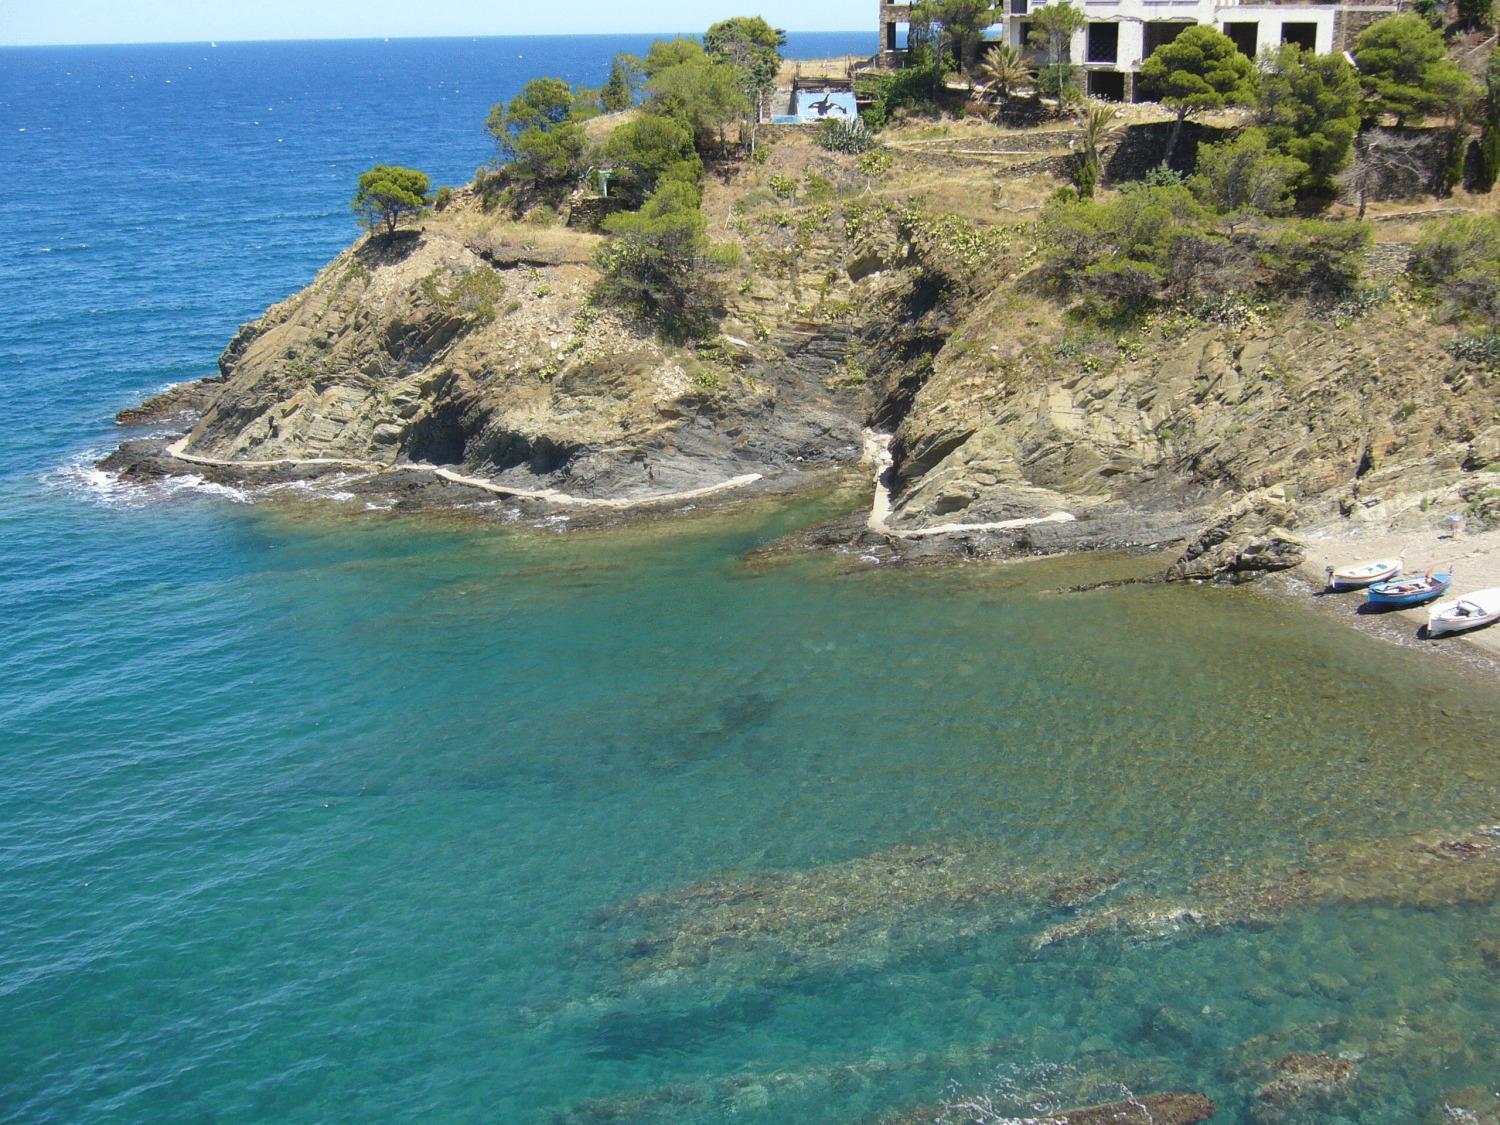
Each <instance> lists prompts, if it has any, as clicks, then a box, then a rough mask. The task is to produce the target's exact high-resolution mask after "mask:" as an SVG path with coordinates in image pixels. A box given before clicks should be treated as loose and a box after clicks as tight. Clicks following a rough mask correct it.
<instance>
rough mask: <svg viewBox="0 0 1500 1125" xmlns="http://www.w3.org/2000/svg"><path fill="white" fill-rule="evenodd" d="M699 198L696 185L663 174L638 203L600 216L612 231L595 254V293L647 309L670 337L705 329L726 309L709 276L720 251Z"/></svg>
mask: <svg viewBox="0 0 1500 1125" xmlns="http://www.w3.org/2000/svg"><path fill="white" fill-rule="evenodd" d="M698 204H699V192H698V189H697V188H696V186H695V185H693V184H690V183H687V182H685V181H683V180H681V179H666V180H663V182H662V184H661V186H660V187H658V188H657V189H656V191H655V192H653V193H652V194H651V196H650V197H649V198H647V200H646V202H645V204H644V205H643V206H642V207H641V209H640V210H639V211H635V212H629V211H627V212H623V213H620V214H617V215H611V216H610V217H609V218H608V219H606V220H605V221H604V229H605V231H606V232H607V233H609V234H610V235H612V236H613V237H612V238H611V239H610V241H609V242H608V243H607V244H606V245H605V246H604V247H603V248H602V249H601V250H600V251H599V254H598V265H599V268H600V270H601V272H602V273H603V274H604V280H603V282H602V283H601V287H600V296H602V297H603V298H605V299H607V300H612V301H615V302H617V303H619V304H623V305H626V306H627V307H630V308H632V309H634V310H635V311H637V312H639V313H640V314H641V315H643V316H646V317H647V318H649V319H651V320H652V321H654V322H655V323H656V324H657V326H658V327H659V328H660V329H661V331H662V333H663V334H664V335H666V336H667V337H668V338H672V339H687V338H690V337H694V336H702V335H705V334H707V333H708V332H710V331H711V329H712V327H713V325H714V324H715V323H716V322H717V319H718V317H719V316H720V315H721V313H722V310H723V300H722V296H721V294H720V293H719V290H718V287H717V285H715V284H714V283H713V281H712V279H711V277H710V276H709V275H710V273H711V272H713V271H714V270H716V269H718V268H720V262H721V261H722V258H721V257H717V256H716V255H715V254H714V253H713V248H712V247H711V246H710V245H709V243H708V239H707V236H706V230H707V227H708V220H707V219H705V218H704V216H703V213H702V212H701V211H700V210H699V209H698Z"/></svg>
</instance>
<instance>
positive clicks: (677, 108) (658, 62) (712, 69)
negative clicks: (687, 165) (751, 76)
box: [646, 39, 750, 151]
mask: <svg viewBox="0 0 1500 1125" xmlns="http://www.w3.org/2000/svg"><path fill="white" fill-rule="evenodd" d="M658 48H662V49H661V50H660V51H659V50H658ZM646 73H647V75H648V76H649V78H648V80H647V82H646V90H647V92H648V93H649V94H650V95H651V98H650V104H651V109H652V111H653V112H655V113H659V114H662V115H663V116H666V117H675V118H676V119H677V120H678V121H681V122H682V123H683V124H684V125H686V126H687V127H688V128H690V129H691V130H692V131H693V136H694V138H695V140H696V142H697V144H698V148H699V150H700V151H702V150H705V149H707V148H708V147H709V145H710V144H711V143H712V141H713V138H715V137H718V138H719V142H720V147H722V142H723V132H724V127H725V126H726V125H727V124H729V122H731V121H733V120H734V119H735V118H736V117H738V116H739V115H740V114H742V113H744V112H746V111H748V110H749V108H750V99H749V98H748V97H746V95H745V91H744V88H743V86H742V85H741V80H740V74H739V72H738V71H737V70H736V68H735V67H734V66H733V65H731V64H729V63H723V62H715V61H714V60H713V59H711V58H710V57H709V56H708V54H707V53H706V52H705V51H704V50H703V48H702V46H700V45H699V44H698V43H696V42H694V41H693V40H691V39H676V40H670V39H669V40H662V41H660V42H658V43H654V44H652V46H651V51H650V54H648V55H647V56H646Z"/></svg>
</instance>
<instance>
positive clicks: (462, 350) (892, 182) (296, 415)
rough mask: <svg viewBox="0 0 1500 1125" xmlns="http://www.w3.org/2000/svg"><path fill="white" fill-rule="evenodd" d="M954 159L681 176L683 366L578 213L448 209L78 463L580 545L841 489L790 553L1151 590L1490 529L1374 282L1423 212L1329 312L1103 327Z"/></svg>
mask: <svg viewBox="0 0 1500 1125" xmlns="http://www.w3.org/2000/svg"><path fill="white" fill-rule="evenodd" d="M963 125H964V128H965V129H966V130H967V131H968V132H975V131H976V130H978V129H983V130H988V131H995V130H996V129H997V127H995V126H989V125H985V126H977V125H972V126H971V123H963ZM957 128H958V127H957V126H955V129H957ZM975 143H976V141H975V139H974V138H973V137H968V136H967V135H966V134H965V135H964V136H961V137H960V138H958V139H956V140H955V141H954V142H953V146H952V147H953V151H952V152H949V153H946V154H945V153H942V152H938V151H936V150H934V149H933V148H932V145H931V144H930V143H929V144H925V145H923V146H921V147H918V146H916V145H905V146H904V145H902V144H901V143H900V142H899V140H897V141H894V142H893V143H892V145H891V147H890V148H889V150H888V156H889V159H888V161H887V163H886V168H885V170H884V171H883V172H882V174H881V175H880V176H879V177H878V178H876V177H874V176H871V175H870V174H868V172H867V171H861V167H865V168H868V165H864V166H862V165H860V164H859V163H857V162H856V161H855V160H854V159H853V158H850V157H845V156H841V155H839V154H836V153H829V152H824V151H821V150H819V149H817V148H816V147H814V146H813V145H812V144H811V142H810V141H809V140H808V139H807V138H806V137H805V136H803V135H798V134H797V133H796V132H795V131H787V132H785V133H784V135H782V136H780V137H778V138H776V140H775V143H774V144H773V145H772V146H771V147H770V150H769V151H770V158H769V159H768V160H767V161H766V162H765V163H764V164H762V165H754V164H745V165H737V166H730V167H727V168H725V169H724V170H723V173H722V175H720V176H717V177H713V178H710V179H709V181H708V183H707V185H706V189H705V197H704V210H705V212H706V213H707V214H708V215H709V217H710V220H711V225H712V230H713V233H714V234H716V235H718V236H720V237H722V238H723V239H724V240H725V241H726V242H727V243H730V244H733V245H734V246H735V247H737V255H738V259H739V262H740V265H739V266H738V267H736V268H735V271H734V272H733V273H732V275H731V276H730V277H729V278H728V279H727V281H726V283H725V285H724V290H725V295H726V302H725V305H726V311H725V315H724V318H723V320H722V322H721V324H720V331H719V332H718V334H717V335H716V336H714V337H713V338H712V339H710V340H706V341H705V340H700V341H697V342H695V343H691V344H671V343H666V342H664V341H663V339H662V338H661V337H660V336H659V335H658V334H657V333H656V332H655V331H654V330H653V329H652V326H651V325H649V324H645V323H642V322H640V321H639V320H638V319H635V318H633V317H632V316H630V315H628V314H627V313H626V312H624V311H622V310H619V309H617V308H614V307H611V306H610V305H608V304H606V303H604V302H601V301H599V300H597V299H596V297H595V293H596V289H597V286H598V283H599V279H600V274H599V268H598V266H597V264H596V254H597V251H598V248H599V246H600V245H601V244H602V242H603V241H604V237H603V236H602V235H600V234H598V233H596V232H594V231H592V230H590V229H589V223H588V221H587V216H586V214H585V209H584V208H583V207H582V206H581V203H582V201H579V203H580V206H579V208H578V212H579V217H577V218H576V219H574V222H575V224H576V225H571V226H570V225H565V224H566V223H567V222H568V221H569V220H570V219H572V218H573V216H571V215H570V214H568V213H567V212H566V211H565V213H564V214H563V215H562V216H561V217H560V218H558V219H556V220H553V221H551V222H550V223H548V224H540V223H536V222H530V221H518V220H517V218H516V216H514V215H513V214H510V213H508V212H507V211H505V210H504V209H503V208H501V209H495V208H493V207H491V206H489V205H487V202H486V200H485V198H483V197H482V196H481V195H479V194H478V193H476V192H474V191H469V190H465V191H459V192H455V193H453V194H452V195H451V197H450V198H449V199H448V200H447V201H446V205H445V206H444V207H443V209H441V210H439V211H437V212H435V213H433V214H431V215H429V216H427V217H426V218H424V219H422V220H421V221H420V222H419V223H418V224H417V225H416V226H415V227H414V228H412V229H406V230H401V231H398V232H397V233H396V234H394V235H372V236H369V237H366V238H364V239H362V240H361V241H360V242H359V243H357V244H356V245H355V246H353V247H351V248H350V249H349V250H347V251H345V252H344V253H343V254H341V255H340V256H339V257H338V258H336V259H335V260H334V261H333V262H332V263H330V264H329V265H328V266H327V267H326V268H325V269H324V270H323V271H322V272H321V273H320V274H319V275H318V277H317V278H316V279H315V280H314V281H313V283H312V284H311V285H310V286H309V287H308V288H307V289H305V290H303V291H302V292H301V293H298V294H297V295H295V296H293V297H291V298H289V299H288V300H286V301H284V302H282V303H280V304H278V305H276V306H274V307H273V308H271V309H269V310H268V311H267V312H266V313H265V315H264V316H262V317H261V318H260V319H258V320H256V321H254V322H253V323H250V324H247V325H245V326H244V327H243V328H242V329H241V330H240V331H239V333H238V334H237V335H236V336H235V337H234V339H233V340H232V341H231V342H230V343H229V345H228V347H227V348H226V349H225V351H224V354H223V356H222V357H221V360H220V372H219V373H218V374H217V375H216V376H214V377H212V378H210V379H205V380H203V381H201V382H199V383H193V384H188V385H185V386H182V387H178V388H174V389H172V390H171V391H169V392H167V393H166V394H164V395H161V396H158V397H157V398H155V399H152V400H150V401H148V402H147V403H145V404H143V405H142V406H140V407H137V408H132V409H130V410H127V411H124V412H122V414H121V416H120V422H121V423H122V424H127V425H137V424H141V423H160V422H163V421H180V422H181V423H182V424H183V425H186V426H187V427H188V428H187V430H186V432H185V433H184V434H181V435H180V436H175V437H172V438H161V437H155V438H146V439H135V440H129V441H126V442H125V443H124V444H123V445H122V447H121V448H120V450H119V451H118V452H116V453H114V454H112V455H111V456H110V457H109V458H107V459H106V461H105V462H104V463H103V464H104V466H105V467H106V468H108V469H112V470H114V471H117V472H120V473H121V474H123V475H125V476H127V477H131V478H137V479H139V478H147V477H151V476H153V475H159V474H170V473H196V474H199V475H202V476H205V477H207V478H209V479H212V480H217V481H223V482H233V483H247V484H251V485H256V484H266V483H277V482H285V481H288V480H306V479H310V478H316V477H321V476H328V475H337V476H338V477H339V480H340V485H339V487H340V488H341V489H343V490H344V491H346V492H352V493H355V494H366V495H379V496H384V497H387V498H389V499H391V500H394V501H395V502H396V503H397V504H399V505H400V506H401V507H407V508H411V507H465V506H475V505H480V504H486V503H488V504H490V505H493V502H494V501H496V500H497V499H499V500H501V501H503V502H504V503H505V504H507V505H509V506H511V507H513V508H518V509H520V510H521V511H522V512H523V514H541V515H545V514H548V513H552V512H556V511H558V510H568V511H572V512H578V513H580V514H582V515H584V516H587V515H589V514H593V515H596V516H597V515H603V514H609V515H611V516H612V517H618V516H619V515H620V513H622V512H628V511H633V510H636V509H639V508H650V507H653V506H655V507H660V506H662V505H672V504H684V503H688V502H692V503H701V502H705V501H712V500H713V499H716V498H718V499H722V498H725V497H732V496H739V495H744V494H746V493H747V492H754V491H757V490H766V489H795V488H800V487H804V486H806V485H807V484H809V483H811V482H814V481H826V480H827V479H829V477H830V475H833V474H837V473H840V472H842V473H844V474H846V479H850V480H853V479H856V478H862V479H863V480H864V481H868V482H870V485H869V487H870V490H871V492H872V493H873V494H874V495H875V497H876V500H875V503H874V504H873V506H872V509H871V510H870V511H869V512H868V513H865V512H864V511H863V510H861V512H860V513H858V514H857V515H855V516H853V517H851V518H850V519H849V520H847V521H845V522H844V523H842V524H840V525H835V526H832V527H829V528H826V529H824V530H823V531H821V532H817V533H814V534H813V535H812V536H811V537H810V538H809V540H808V541H809V542H810V543H813V544H814V545H823V546H826V545H837V546H841V547H847V548H853V549H856V550H857V551H858V552H859V553H860V554H863V555H866V556H868V557H873V558H876V559H881V560H891V559H902V560H914V559H921V558H930V557H942V558H952V557H975V556H978V557H984V556H993V555H1010V554H1017V553H1046V552H1057V551H1069V550H1080V549H1092V548H1100V547H1107V548H1120V547H1134V546H1161V545H1170V544H1177V550H1178V557H1177V561H1176V563H1174V564H1173V566H1172V568H1171V572H1170V573H1171V575H1172V576H1173V577H1178V578H1228V579H1230V580H1234V581H1240V580H1244V579H1246V578H1252V577H1255V576H1257V575H1259V574H1262V573H1265V572H1267V571H1270V570H1277V569H1284V568H1286V567H1289V566H1293V565H1296V564H1297V563H1298V562H1299V561H1301V560H1302V559H1303V557H1304V555H1305V553H1306V544H1305V537H1306V535H1307V534H1308V532H1309V531H1318V530H1326V529H1328V528H1330V527H1332V528H1348V529H1356V530H1363V529H1370V530H1371V531H1372V532H1375V531H1379V532H1389V531H1391V530H1392V529H1399V528H1401V527H1403V526H1406V527H1411V528H1417V527H1425V526H1426V525H1427V524H1429V523H1431V522H1432V517H1431V516H1429V513H1430V512H1433V511H1442V512H1447V511H1449V510H1456V511H1463V512H1466V513H1468V514H1469V516H1470V518H1471V522H1473V523H1475V524H1476V525H1480V526H1482V525H1484V524H1485V523H1486V522H1488V521H1492V520H1493V518H1494V517H1495V516H1496V511H1494V510H1492V509H1495V508H1496V502H1495V500H1494V497H1493V493H1494V492H1495V489H1494V488H1493V487H1490V482H1491V481H1493V480H1494V477H1493V476H1492V475H1490V474H1489V472H1488V471H1489V470H1492V469H1493V468H1494V466H1495V465H1496V464H1497V463H1500V424H1497V422H1496V414H1495V392H1494V386H1493V377H1492V376H1490V375H1489V374H1488V373H1487V372H1486V371H1485V370H1483V369H1482V368H1481V367H1479V366H1476V365H1475V364H1473V363H1470V362H1466V361H1464V360H1463V359H1460V358H1455V357H1454V356H1453V355H1452V354H1450V352H1449V351H1446V350H1445V349H1444V344H1445V343H1447V342H1448V341H1449V340H1450V339H1451V338H1452V337H1453V336H1454V334H1455V332H1456V331H1457V330H1456V329H1455V328H1453V327H1452V326H1450V325H1447V324H1444V323H1441V319H1442V318H1441V317H1440V316H1438V315H1437V310H1436V309H1435V308H1434V306H1433V305H1432V303H1431V302H1430V301H1429V302H1424V301H1423V300H1421V299H1418V298H1417V297H1415V296H1414V295H1413V294H1412V293H1410V292H1409V291H1408V290H1407V289H1406V287H1405V284H1404V281H1403V273H1404V269H1405V264H1406V258H1407V257H1408V256H1409V253H1410V249H1411V246H1412V244H1413V241H1414V239H1415V238H1416V237H1418V234H1419V232H1420V230H1421V229H1422V227H1423V224H1424V223H1426V222H1427V221H1428V220H1429V218H1431V216H1429V215H1426V214H1424V213H1423V212H1421V211H1417V212H1416V213H1414V214H1396V215H1393V216H1392V218H1391V221H1389V222H1382V223H1376V224H1374V227H1375V233H1376V241H1375V243H1374V245H1373V246H1372V248H1371V249H1370V250H1369V252H1368V255H1367V258H1368V260H1367V263H1366V266H1365V271H1364V275H1365V280H1364V284H1365V285H1366V286H1367V288H1366V289H1365V290H1363V291H1362V292H1363V294H1364V295H1363V296H1361V297H1360V298H1359V299H1357V300H1353V299H1351V300H1349V301H1346V302H1344V303H1343V304H1329V303H1327V302H1319V301H1317V300H1315V299H1312V298H1302V297H1295V296H1294V297H1290V298H1288V299H1285V300H1279V301H1267V302H1263V303H1256V304H1252V303H1248V302H1243V301H1241V302H1231V303H1221V304H1219V305H1216V306H1214V307H1211V308H1203V307H1197V308H1190V307H1187V306H1183V307H1174V308H1171V309H1167V310H1164V311H1160V312H1157V313H1154V314H1152V315H1151V316H1149V317H1146V318H1143V319H1140V320H1138V321H1137V322H1135V323H1132V324H1130V325H1129V326H1127V327H1124V328H1121V329H1120V330H1119V331H1104V330H1101V329H1099V328H1098V327H1097V326H1094V327H1089V326H1084V325H1081V323H1080V322H1079V321H1078V320H1077V319H1076V317H1073V316H1071V314H1070V312H1069V307H1068V304H1067V302H1066V301H1064V300H1062V299H1060V298H1058V297H1057V296H1056V295H1055V294H1051V293H1049V292H1046V291H1044V289H1043V288H1042V287H1040V286H1039V285H1038V284H1037V278H1036V273H1037V269H1036V267H1037V261H1038V248H1037V238H1036V233H1035V212H1036V210H1037V204H1035V203H1032V202H1029V201H1030V200H1033V199H1035V198H1037V196H1038V195H1039V194H1041V193H1043V192H1045V191H1047V190H1050V187H1051V185H1052V184H1053V183H1054V182H1055V181H1053V180H1052V178H1051V176H1050V175H1049V174H1048V173H1046V172H1036V171H1034V170H1031V171H1023V172H1022V173H1021V174H1020V175H1018V176H1014V177H1009V176H1007V175H1006V173H1005V171H1004V169H1000V170H998V171H997V169H996V168H995V166H994V164H993V162H992V161H990V162H987V161H986V160H985V159H984V158H982V157H976V156H968V157H965V156H962V155H957V153H961V152H973V151H974V149H973V146H974V145H975ZM1056 143H1061V142H1056ZM1121 143H1122V144H1123V143H1125V142H1124V140H1122V141H1121ZM959 145H963V146H965V147H964V148H962V149H960V148H959V147H958V146H959ZM939 157H941V159H939ZM789 183H790V184H792V187H791V188H790V189H788V187H787V186H786V185H787V184H789ZM772 184H774V185H775V186H776V190H775V191H773V190H772V188H771V187H770V186H769V185H772ZM981 189H982V195H981V194H979V193H980V191H981ZM877 477H878V479H877Z"/></svg>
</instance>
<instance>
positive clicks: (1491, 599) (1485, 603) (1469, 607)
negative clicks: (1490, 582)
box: [1427, 586, 1500, 637]
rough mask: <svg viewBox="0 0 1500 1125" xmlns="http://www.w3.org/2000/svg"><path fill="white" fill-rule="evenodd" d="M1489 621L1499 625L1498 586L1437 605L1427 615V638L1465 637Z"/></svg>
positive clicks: (1499, 591) (1499, 593)
mask: <svg viewBox="0 0 1500 1125" xmlns="http://www.w3.org/2000/svg"><path fill="white" fill-rule="evenodd" d="M1492 621H1500V586H1491V587H1490V588H1489V589H1488V590H1475V591H1474V592H1473V593H1472V594H1465V595H1464V596H1463V597H1461V598H1450V599H1449V600H1448V601H1445V602H1438V603H1437V604H1436V605H1434V606H1433V607H1432V609H1431V610H1430V611H1429V612H1428V614H1427V635H1428V636H1430V637H1441V636H1442V635H1443V634H1444V633H1464V632H1467V631H1468V630H1470V629H1477V628H1479V627H1480V626H1481V625H1488V624H1489V623H1490V622H1492Z"/></svg>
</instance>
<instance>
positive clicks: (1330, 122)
mask: <svg viewBox="0 0 1500 1125" xmlns="http://www.w3.org/2000/svg"><path fill="white" fill-rule="evenodd" d="M1359 115H1360V93H1359V75H1358V74H1357V73H1356V72H1355V70H1354V68H1353V67H1352V66H1350V65H1349V61H1348V60H1347V59H1345V58H1344V56H1343V55H1340V54H1328V55H1316V54H1313V53H1312V52H1311V51H1304V50H1303V49H1302V48H1300V47H1298V46H1296V45H1295V44H1290V43H1288V44H1284V45H1283V46H1282V47H1281V48H1280V49H1279V50H1277V51H1276V52H1274V53H1273V54H1271V55H1270V56H1269V57H1266V58H1264V59H1263V60H1262V63H1261V75H1260V89H1259V92H1258V94H1257V96H1256V121H1257V123H1258V124H1259V125H1260V127H1261V128H1262V129H1264V130H1265V135H1266V141H1267V143H1268V145H1269V147H1270V148H1271V149H1272V150H1274V151H1275V152H1279V153H1282V154H1283V155H1285V156H1290V157H1292V158H1293V159H1295V160H1297V161H1299V162H1301V164H1302V166H1303V168H1302V171H1301V173H1300V174H1299V175H1298V176H1297V179H1296V183H1295V186H1296V187H1297V188H1298V189H1300V190H1303V191H1321V192H1326V191H1332V190H1333V187H1334V177H1335V176H1336V175H1338V173H1340V172H1342V171H1343V170H1344V169H1345V168H1347V167H1348V166H1349V157H1350V153H1351V152H1352V151H1353V147H1354V135H1355V133H1357V132H1358V131H1359Z"/></svg>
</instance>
